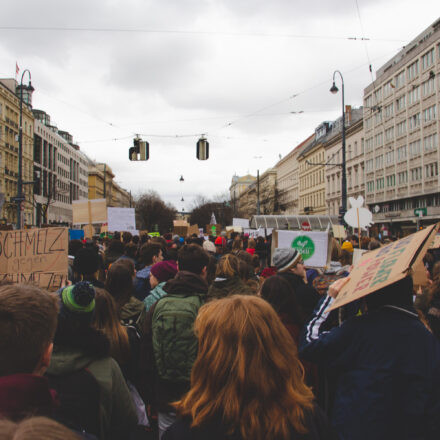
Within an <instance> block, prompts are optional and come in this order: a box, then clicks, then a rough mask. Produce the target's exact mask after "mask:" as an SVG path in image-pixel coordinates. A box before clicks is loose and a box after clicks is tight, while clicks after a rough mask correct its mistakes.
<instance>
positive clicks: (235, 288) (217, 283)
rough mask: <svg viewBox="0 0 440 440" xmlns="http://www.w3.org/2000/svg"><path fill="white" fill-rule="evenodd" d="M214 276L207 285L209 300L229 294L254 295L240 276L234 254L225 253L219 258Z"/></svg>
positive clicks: (253, 291) (237, 261) (252, 290)
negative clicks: (211, 281) (212, 280)
mask: <svg viewBox="0 0 440 440" xmlns="http://www.w3.org/2000/svg"><path fill="white" fill-rule="evenodd" d="M215 276H216V278H215V280H214V282H213V283H212V284H211V285H210V286H209V290H208V299H209V300H211V299H218V298H224V297H226V296H230V295H254V294H255V293H256V292H255V290H254V289H252V288H251V287H250V286H248V285H247V284H245V282H244V281H243V280H242V279H241V278H240V266H239V260H238V258H237V257H236V256H235V255H232V254H226V255H223V257H221V258H220V260H219V261H218V264H217V269H216V272H215Z"/></svg>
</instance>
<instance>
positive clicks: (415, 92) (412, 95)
mask: <svg viewBox="0 0 440 440" xmlns="http://www.w3.org/2000/svg"><path fill="white" fill-rule="evenodd" d="M419 99H420V87H419V86H415V87H413V88H412V90H411V91H410V92H409V93H408V105H412V104H415V103H416V102H417V101H418V100H419Z"/></svg>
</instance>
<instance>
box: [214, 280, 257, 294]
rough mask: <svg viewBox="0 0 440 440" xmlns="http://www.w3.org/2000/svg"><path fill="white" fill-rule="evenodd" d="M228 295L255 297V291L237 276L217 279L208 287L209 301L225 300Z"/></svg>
mask: <svg viewBox="0 0 440 440" xmlns="http://www.w3.org/2000/svg"><path fill="white" fill-rule="evenodd" d="M230 295H255V291H254V290H253V289H252V287H250V286H248V285H247V284H245V283H244V282H243V280H242V279H241V278H239V277H238V276H235V277H232V278H220V277H217V278H216V279H215V280H214V282H213V283H212V284H211V285H210V286H209V289H208V298H209V299H218V298H225V297H227V296H230Z"/></svg>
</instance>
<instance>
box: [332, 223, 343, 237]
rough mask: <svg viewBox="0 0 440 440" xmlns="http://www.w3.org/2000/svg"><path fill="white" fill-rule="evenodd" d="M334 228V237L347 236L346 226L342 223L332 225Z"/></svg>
mask: <svg viewBox="0 0 440 440" xmlns="http://www.w3.org/2000/svg"><path fill="white" fill-rule="evenodd" d="M332 229H333V237H335V238H341V239H344V238H345V235H346V234H345V228H344V226H342V225H332Z"/></svg>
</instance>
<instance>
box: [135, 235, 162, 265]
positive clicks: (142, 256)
mask: <svg viewBox="0 0 440 440" xmlns="http://www.w3.org/2000/svg"><path fill="white" fill-rule="evenodd" d="M161 252H162V246H161V245H160V243H155V242H153V241H152V240H150V241H149V242H148V243H145V244H143V245H142V247H141V249H140V251H139V260H140V262H141V263H142V264H143V265H144V266H151V265H152V264H153V257H158V256H159V254H160V253H161Z"/></svg>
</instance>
